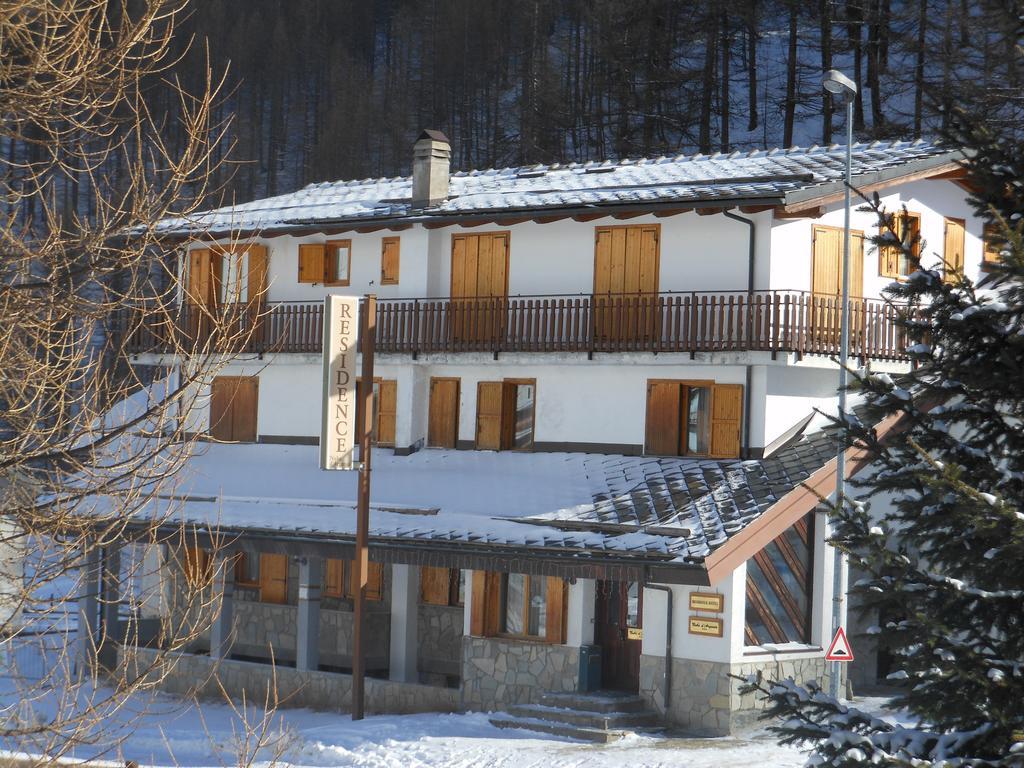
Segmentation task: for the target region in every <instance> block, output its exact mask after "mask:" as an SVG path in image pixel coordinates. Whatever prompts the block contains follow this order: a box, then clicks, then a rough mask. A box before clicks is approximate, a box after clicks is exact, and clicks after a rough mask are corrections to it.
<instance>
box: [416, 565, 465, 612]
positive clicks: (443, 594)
mask: <svg viewBox="0 0 1024 768" xmlns="http://www.w3.org/2000/svg"><path fill="white" fill-rule="evenodd" d="M465 589H466V583H465V579H464V578H463V575H462V571H461V570H460V569H458V568H434V567H432V566H429V565H425V566H423V567H422V568H420V601H421V602H423V603H425V604H426V605H463V604H464V603H465Z"/></svg>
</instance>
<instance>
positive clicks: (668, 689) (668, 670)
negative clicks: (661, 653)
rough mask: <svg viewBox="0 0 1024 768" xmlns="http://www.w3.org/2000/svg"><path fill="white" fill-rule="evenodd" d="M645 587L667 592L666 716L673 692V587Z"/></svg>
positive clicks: (645, 587) (657, 585)
mask: <svg viewBox="0 0 1024 768" xmlns="http://www.w3.org/2000/svg"><path fill="white" fill-rule="evenodd" d="M644 589H656V590H658V591H659V592H664V593H665V601H666V603H667V604H668V608H667V609H666V610H665V716H666V717H667V716H668V705H669V702H670V701H671V700H672V699H671V694H672V597H673V595H672V588H671V587H666V586H664V585H663V584H644Z"/></svg>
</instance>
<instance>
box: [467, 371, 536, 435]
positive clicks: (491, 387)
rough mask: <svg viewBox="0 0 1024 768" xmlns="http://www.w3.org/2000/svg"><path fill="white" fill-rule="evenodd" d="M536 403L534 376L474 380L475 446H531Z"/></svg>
mask: <svg viewBox="0 0 1024 768" xmlns="http://www.w3.org/2000/svg"><path fill="white" fill-rule="evenodd" d="M536 405H537V381H536V379H505V380H504V381H481V382H478V383H477V391H476V447H477V448H478V449H480V450H489V451H508V450H520V451H521V450H529V449H530V448H533V439H534V417H535V411H536Z"/></svg>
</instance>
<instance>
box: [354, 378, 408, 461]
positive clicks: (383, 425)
mask: <svg viewBox="0 0 1024 768" xmlns="http://www.w3.org/2000/svg"><path fill="white" fill-rule="evenodd" d="M362 413H363V398H362V381H360V380H358V379H357V380H356V442H357V443H358V442H359V436H360V434H361V432H360V430H361V429H362V426H363V417H362ZM397 418H398V382H397V381H395V380H394V379H374V380H373V427H372V432H371V435H370V441H371V442H372V443H373V444H374V445H380V446H387V447H394V445H395V425H396V422H397Z"/></svg>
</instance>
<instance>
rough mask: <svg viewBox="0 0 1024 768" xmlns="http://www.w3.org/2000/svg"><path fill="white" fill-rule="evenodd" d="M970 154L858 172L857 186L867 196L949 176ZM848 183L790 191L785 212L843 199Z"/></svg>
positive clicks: (953, 153) (953, 152)
mask: <svg viewBox="0 0 1024 768" xmlns="http://www.w3.org/2000/svg"><path fill="white" fill-rule="evenodd" d="M964 159H966V154H965V153H964V152H963V151H962V150H951V151H949V152H946V153H944V154H941V155H934V156H932V157H925V158H921V159H920V160H911V161H909V162H906V163H901V164H899V165H895V166H892V167H889V168H883V169H881V170H878V171H873V172H871V173H862V174H858V175H857V176H856V177H854V178H853V179H852V184H853V188H854V189H855V190H856V191H858V192H860V193H861V194H864V195H870V194H871V193H873V192H877V191H879V190H881V189H884V188H885V187H889V186H892V185H893V184H907V183H909V182H912V181H922V180H924V179H934V178H936V177H943V176H945V177H946V178H949V176H948V174H955V173H956V172H957V171H962V170H963V165H962V163H963V161H964ZM845 186H846V185H845V182H843V181H833V182H828V183H826V184H819V185H817V186H813V187H807V188H804V189H795V190H793V191H791V192H787V193H786V194H785V196H784V200H783V203H782V206H781V211H782V212H783V213H784V214H794V213H799V212H800V211H805V210H807V209H810V208H820V207H822V206H825V205H831V204H832V203H836V202H839V201H841V200H842V199H843V196H844V193H845Z"/></svg>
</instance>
